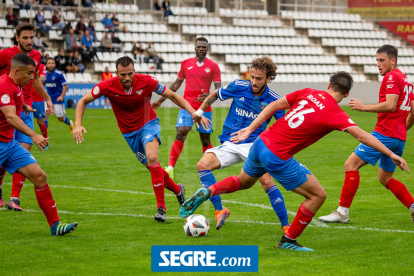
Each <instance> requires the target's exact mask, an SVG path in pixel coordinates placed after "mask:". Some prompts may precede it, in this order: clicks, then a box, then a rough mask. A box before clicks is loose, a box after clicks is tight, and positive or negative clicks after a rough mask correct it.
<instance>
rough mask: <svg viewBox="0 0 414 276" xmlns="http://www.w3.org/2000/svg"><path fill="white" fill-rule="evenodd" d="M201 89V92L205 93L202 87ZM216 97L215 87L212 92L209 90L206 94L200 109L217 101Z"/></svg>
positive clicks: (203, 109)
mask: <svg viewBox="0 0 414 276" xmlns="http://www.w3.org/2000/svg"><path fill="white" fill-rule="evenodd" d="M202 91H203V93H205V92H204V89H203V90H202ZM217 99H218V90H217V89H216V90H214V91H213V92H211V93H210V94H208V97H207V98H205V100H204V101H203V103H202V104H201V106H200V109H201V110H202V111H206V110H207V108H209V107H210V106H211V105H213V103H214V102H215V101H217Z"/></svg>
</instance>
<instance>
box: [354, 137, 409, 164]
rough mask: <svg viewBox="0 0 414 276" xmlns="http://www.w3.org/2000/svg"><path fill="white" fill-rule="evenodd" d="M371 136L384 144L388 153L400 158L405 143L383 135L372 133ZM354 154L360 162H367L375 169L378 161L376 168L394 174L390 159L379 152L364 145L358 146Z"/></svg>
mask: <svg viewBox="0 0 414 276" xmlns="http://www.w3.org/2000/svg"><path fill="white" fill-rule="evenodd" d="M371 135H372V136H374V137H375V138H377V139H378V140H379V141H380V142H381V143H383V144H384V146H386V147H387V148H388V149H389V150H390V151H392V152H393V153H395V154H396V155H398V156H401V155H402V154H403V151H404V147H405V141H403V140H401V139H398V138H393V137H388V136H385V135H382V134H381V133H379V132H376V131H373V132H371ZM354 152H355V154H356V155H358V156H359V158H361V159H362V160H364V161H365V162H367V163H368V164H371V165H372V166H374V167H375V165H376V164H377V162H378V160H379V164H378V166H379V167H380V168H381V169H383V170H384V171H387V172H395V168H396V167H397V166H396V165H395V164H394V162H392V160H391V158H389V157H388V156H386V155H384V154H382V153H381V152H379V151H377V150H374V149H373V148H371V147H368V146H367V145H364V144H359V146H358V147H356V149H355V150H354Z"/></svg>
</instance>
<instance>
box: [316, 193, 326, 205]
mask: <svg viewBox="0 0 414 276" xmlns="http://www.w3.org/2000/svg"><path fill="white" fill-rule="evenodd" d="M316 199H317V201H318V202H319V204H320V205H322V204H323V203H324V202H325V200H326V192H325V191H324V190H323V189H322V190H321V191H318V193H316Z"/></svg>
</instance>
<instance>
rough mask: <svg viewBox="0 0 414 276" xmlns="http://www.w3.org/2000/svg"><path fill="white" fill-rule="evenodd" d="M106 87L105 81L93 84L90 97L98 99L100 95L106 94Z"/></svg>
mask: <svg viewBox="0 0 414 276" xmlns="http://www.w3.org/2000/svg"><path fill="white" fill-rule="evenodd" d="M107 87H108V82H107V81H102V82H100V83H98V84H97V85H95V86H94V87H93V88H92V90H91V95H92V98H94V99H99V98H100V97H102V96H104V95H105V94H106V90H107Z"/></svg>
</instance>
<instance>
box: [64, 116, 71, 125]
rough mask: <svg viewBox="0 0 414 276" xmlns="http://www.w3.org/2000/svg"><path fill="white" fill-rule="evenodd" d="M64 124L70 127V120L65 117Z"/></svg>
mask: <svg viewBox="0 0 414 276" xmlns="http://www.w3.org/2000/svg"><path fill="white" fill-rule="evenodd" d="M63 122H64V123H65V124H67V125H70V121H69V119H68V117H66V116H65V119H63Z"/></svg>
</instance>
